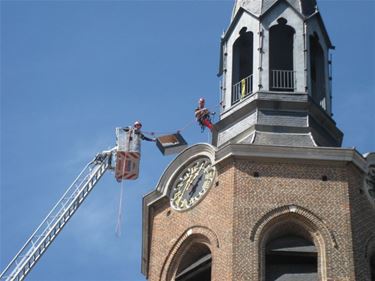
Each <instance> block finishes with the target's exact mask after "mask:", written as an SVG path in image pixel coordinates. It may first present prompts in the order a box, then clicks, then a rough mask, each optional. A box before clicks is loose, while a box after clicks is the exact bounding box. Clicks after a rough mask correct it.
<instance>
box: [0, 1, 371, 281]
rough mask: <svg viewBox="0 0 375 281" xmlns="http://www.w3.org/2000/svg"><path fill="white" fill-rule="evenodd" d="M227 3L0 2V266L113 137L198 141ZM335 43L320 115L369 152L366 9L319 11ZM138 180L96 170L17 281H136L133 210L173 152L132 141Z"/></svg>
mask: <svg viewBox="0 0 375 281" xmlns="http://www.w3.org/2000/svg"><path fill="white" fill-rule="evenodd" d="M232 5H233V2H232V1H84V0H82V1H52V0H51V1H1V169H0V172H1V174H0V176H1V186H0V187H1V229H0V234H1V237H0V242H1V245H0V249H1V253H0V269H1V270H2V269H3V268H4V267H5V266H6V264H7V263H8V262H9V261H10V260H11V258H12V257H13V256H14V255H15V254H16V252H17V251H18V250H19V248H20V247H21V246H22V245H23V243H24V242H25V241H26V239H27V238H28V237H29V235H30V234H31V233H32V231H33V230H34V228H35V227H36V226H37V225H38V224H39V223H40V222H41V220H42V219H43V217H44V216H45V215H46V214H47V213H48V211H49V210H50V208H51V207H52V206H53V205H54V203H55V202H56V201H57V200H58V199H59V197H60V196H61V195H62V193H63V192H64V191H65V189H66V188H67V187H68V186H69V185H70V183H71V182H72V180H73V179H74V178H75V176H76V175H77V174H78V173H79V172H80V171H81V169H82V168H83V167H84V165H85V164H86V163H87V162H88V161H89V160H91V158H92V157H93V156H94V155H95V154H96V153H97V152H99V151H102V150H104V149H107V148H110V147H112V146H114V142H115V136H114V129H115V127H117V126H126V125H128V124H131V123H132V122H133V121H134V120H136V119H140V120H141V121H142V122H143V124H144V130H145V131H161V132H171V131H176V130H178V129H181V128H183V127H185V126H186V125H188V124H190V125H191V126H188V127H187V128H186V129H185V130H184V131H183V135H184V137H185V138H186V140H187V141H188V142H189V144H194V143H196V142H206V141H207V139H208V135H207V133H204V134H201V133H200V129H199V127H198V126H196V125H195V124H194V123H192V121H193V120H194V116H193V110H194V108H195V106H196V101H197V100H198V98H199V97H201V96H205V97H206V99H207V101H208V105H209V106H210V107H211V108H215V107H216V106H217V105H218V102H219V79H218V78H217V77H216V73H217V69H218V58H219V41H220V35H221V34H222V31H223V30H224V29H225V28H226V27H227V26H228V24H229V20H230V15H231V11H232ZM319 7H320V10H321V13H322V15H323V19H324V21H325V24H326V27H327V29H328V32H329V34H330V36H331V39H332V41H333V43H334V45H335V46H336V50H335V51H334V58H333V63H334V64H333V67H334V73H333V74H334V76H333V112H334V119H335V120H336V122H337V125H338V127H339V128H340V129H341V130H342V131H343V132H344V134H345V136H344V144H343V146H344V147H354V146H355V147H356V148H357V149H358V151H359V152H361V153H365V152H368V151H375V125H374V120H375V116H374V109H375V98H374V95H375V52H374V50H375V34H374V32H375V31H374V29H373V17H374V16H375V1H360V0H359V1H358V0H356V1H323V0H321V1H319ZM142 149H143V154H142V160H141V176H140V178H139V180H137V181H132V182H125V197H124V200H125V202H124V221H123V229H122V233H123V234H122V236H121V237H120V238H117V237H116V236H115V226H116V219H117V208H118V201H119V191H120V186H119V184H117V183H116V181H115V180H114V177H113V174H111V173H107V174H106V175H105V176H104V178H103V179H102V181H101V182H100V183H99V184H98V185H97V186H96V187H95V189H94V190H93V192H92V193H91V195H90V196H89V197H88V199H87V200H86V201H85V203H84V204H83V205H82V206H81V208H80V209H79V210H78V211H77V213H76V214H75V216H74V217H73V218H72V219H71V221H70V222H69V224H68V225H67V226H66V227H65V228H64V230H63V232H62V233H61V235H59V237H58V238H57V239H56V240H55V242H54V243H53V245H52V246H51V247H50V248H49V249H48V251H47V253H46V254H45V255H44V256H43V257H42V259H41V260H40V262H39V263H38V265H37V266H36V267H35V268H34V269H33V271H32V272H31V273H30V275H29V280H38V281H41V280H46V281H47V280H48V281H52V280H69V281H73V280H74V281H78V280H82V281H83V280H125V281H138V280H139V281H140V280H144V277H143V276H142V275H141V274H140V254H141V202H142V197H143V196H144V195H145V194H146V193H148V192H150V191H151V190H153V188H154V187H155V185H156V183H157V181H158V179H159V177H160V175H161V174H162V172H163V170H164V168H165V167H166V165H167V164H168V163H169V162H170V161H171V160H172V159H173V156H169V157H164V156H162V155H161V154H160V152H159V151H158V150H157V148H156V147H155V146H154V144H152V143H146V142H145V143H143V148H142Z"/></svg>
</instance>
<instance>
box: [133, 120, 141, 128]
mask: <svg viewBox="0 0 375 281" xmlns="http://www.w3.org/2000/svg"><path fill="white" fill-rule="evenodd" d="M138 126H139V127H142V123H141V122H139V121H135V122H134V127H138Z"/></svg>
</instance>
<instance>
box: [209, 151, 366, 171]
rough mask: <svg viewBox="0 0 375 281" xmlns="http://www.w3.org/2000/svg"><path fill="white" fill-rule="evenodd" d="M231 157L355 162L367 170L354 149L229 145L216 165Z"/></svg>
mask: <svg viewBox="0 0 375 281" xmlns="http://www.w3.org/2000/svg"><path fill="white" fill-rule="evenodd" d="M229 157H239V158H248V157H249V158H250V157H255V158H270V159H271V158H275V159H286V160H288V159H290V160H293V159H301V160H316V161H337V162H353V164H354V165H356V166H357V167H358V168H359V169H360V170H362V171H364V172H366V170H367V163H366V159H364V157H363V156H362V155H361V154H360V153H359V152H358V151H356V150H355V149H354V148H331V147H290V146H272V145H255V144H228V145H226V146H224V147H222V148H220V149H219V150H218V151H217V152H216V157H215V163H219V162H221V161H223V160H225V159H227V158H229Z"/></svg>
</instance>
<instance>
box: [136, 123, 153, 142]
mask: <svg viewBox="0 0 375 281" xmlns="http://www.w3.org/2000/svg"><path fill="white" fill-rule="evenodd" d="M133 128H134V129H135V130H134V133H135V134H138V135H139V137H140V138H141V139H142V140H145V141H153V142H155V141H156V139H155V138H148V137H146V136H145V135H144V134H143V133H142V132H141V128H142V123H141V122H139V121H135V122H134V125H133Z"/></svg>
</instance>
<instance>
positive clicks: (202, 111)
mask: <svg viewBox="0 0 375 281" xmlns="http://www.w3.org/2000/svg"><path fill="white" fill-rule="evenodd" d="M205 102H206V101H205V100H204V98H200V99H199V101H198V107H197V108H196V109H195V118H197V121H198V123H199V125H200V126H201V128H202V131H203V130H204V128H205V127H207V128H208V129H210V130H211V132H212V130H213V125H212V122H211V117H210V114H211V113H210V111H208V109H207V108H206V107H205Z"/></svg>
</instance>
